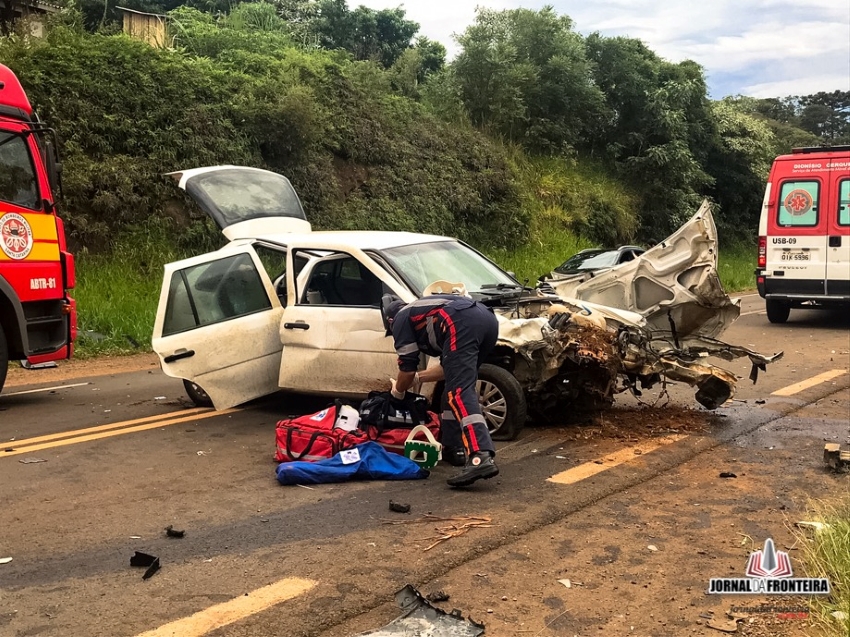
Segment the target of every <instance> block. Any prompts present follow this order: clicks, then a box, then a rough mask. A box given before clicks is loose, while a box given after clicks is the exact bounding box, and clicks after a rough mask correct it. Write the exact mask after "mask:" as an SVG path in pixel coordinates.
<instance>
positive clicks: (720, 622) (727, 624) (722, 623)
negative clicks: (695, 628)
mask: <svg viewBox="0 0 850 637" xmlns="http://www.w3.org/2000/svg"><path fill="white" fill-rule="evenodd" d="M738 621H739V620H737V619H717V618H715V619H711V620H709V622H708V623H707V624H706V626H708V627H709V628H713V629H714V630H719V631H722V632H724V633H737V632H738Z"/></svg>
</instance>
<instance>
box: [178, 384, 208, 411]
mask: <svg viewBox="0 0 850 637" xmlns="http://www.w3.org/2000/svg"><path fill="white" fill-rule="evenodd" d="M183 387H184V388H185V390H186V393H187V394H188V395H189V398H191V399H192V402H193V403H195V404H196V405H197V406H198V407H212V406H213V403H212V399H211V398H210V397H209V395H208V394H207V392H205V391H204V390H203V388H202V387H201V386H200V385H198V384H197V383H193V382H192V381H190V380H186V379H185V378H184V379H183Z"/></svg>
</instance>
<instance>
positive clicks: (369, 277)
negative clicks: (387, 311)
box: [300, 253, 384, 307]
mask: <svg viewBox="0 0 850 637" xmlns="http://www.w3.org/2000/svg"><path fill="white" fill-rule="evenodd" d="M383 293H384V285H383V282H382V281H381V280H380V279H379V278H378V277H377V276H375V275H374V274H372V272H371V271H370V270H369V269H368V268H367V267H366V266H364V265H363V264H362V263H360V261H358V260H357V259H355V258H354V257H352V256H350V255H347V254H344V253H336V254H333V255H329V256H327V257H325V259H324V260H323V261H321V262H320V263H318V264H316V265H315V266H314V267H313V270H312V271H311V272H310V277H309V279H308V280H307V285H306V292H305V293H304V295H303V297H302V298H301V300H300V304H302V305H345V306H356V307H380V306H381V296H382V295H383Z"/></svg>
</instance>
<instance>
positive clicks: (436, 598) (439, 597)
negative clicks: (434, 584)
mask: <svg viewBox="0 0 850 637" xmlns="http://www.w3.org/2000/svg"><path fill="white" fill-rule="evenodd" d="M449 598H450V596H449V594H448V593H447V592H446V591H434V592H433V593H428V595H427V596H426V597H425V599H427V600H428V601H429V602H435V603H436V602H447V601H449Z"/></svg>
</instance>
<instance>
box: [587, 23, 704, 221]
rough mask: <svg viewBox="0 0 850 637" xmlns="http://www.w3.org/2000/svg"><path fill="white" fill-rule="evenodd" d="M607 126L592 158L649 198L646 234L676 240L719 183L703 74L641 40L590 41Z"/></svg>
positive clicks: (595, 37)
mask: <svg viewBox="0 0 850 637" xmlns="http://www.w3.org/2000/svg"><path fill="white" fill-rule="evenodd" d="M586 45H587V51H588V58H589V59H590V60H592V61H593V62H594V66H593V71H594V78H595V81H596V84H597V86H599V87H600V88H601V89H602V91H603V93H604V96H605V122H604V123H603V124H602V125H601V126H599V127H598V128H597V129H596V130H595V131H594V134H593V136H592V137H591V139H590V141H589V145H588V150H589V152H591V153H592V154H593V155H595V156H600V157H603V158H606V159H607V160H608V161H609V162H613V164H614V165H615V166H616V167H617V168H618V169H619V170H620V172H621V174H623V175H624V176H626V177H627V178H628V179H630V181H631V182H632V183H633V184H634V185H635V186H636V187H637V188H639V189H640V190H641V191H642V192H643V200H644V203H643V206H642V210H641V218H642V232H643V233H644V235H645V236H647V237H648V236H654V237H657V236H659V235H662V236H663V234H665V233H669V232H670V231H671V230H673V229H674V228H675V227H677V226H678V225H679V224H681V223H682V222H683V221H684V220H685V219H687V218H688V217H689V216H690V215H691V214H693V212H694V211H695V210H696V208H697V206H698V205H699V201H700V199H701V197H702V196H703V195H704V194H706V193H707V192H708V191H709V187H710V186H711V185H712V182H713V179H712V177H711V175H710V174H709V173H708V172H706V170H705V165H706V163H707V159H708V149H709V148H710V144H711V140H712V139H713V136H714V121H713V118H712V114H711V111H710V107H709V102H708V99H707V97H706V93H707V89H706V84H705V78H704V76H703V72H702V68H701V67H700V66H699V65H697V64H695V63H694V62H691V61H685V62H681V63H678V64H673V63H670V62H667V61H665V60H663V59H661V58H660V57H658V56H657V55H656V54H655V53H654V52H652V51H651V50H650V49H648V48H647V47H646V45H644V44H643V43H642V42H640V41H639V40H635V39H632V38H624V37H615V38H606V37H603V36H601V35H599V34H592V35H590V36H588V38H587V40H586Z"/></svg>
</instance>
